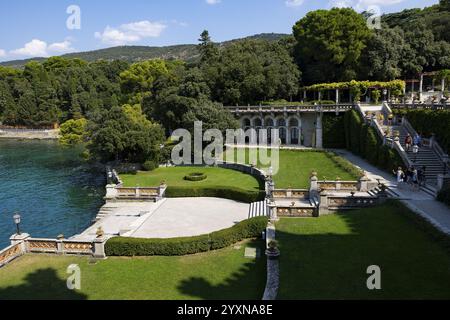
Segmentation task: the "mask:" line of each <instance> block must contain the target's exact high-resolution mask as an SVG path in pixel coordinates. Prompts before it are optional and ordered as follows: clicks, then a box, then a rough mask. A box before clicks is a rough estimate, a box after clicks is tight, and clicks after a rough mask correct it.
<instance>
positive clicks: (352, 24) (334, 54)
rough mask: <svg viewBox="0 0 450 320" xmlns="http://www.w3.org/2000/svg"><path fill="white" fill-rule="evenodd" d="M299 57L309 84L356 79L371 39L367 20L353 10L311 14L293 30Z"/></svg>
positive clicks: (342, 9) (313, 12) (334, 10)
mask: <svg viewBox="0 0 450 320" xmlns="http://www.w3.org/2000/svg"><path fill="white" fill-rule="evenodd" d="M293 31H294V37H295V38H296V40H297V46H296V50H295V52H296V53H295V55H296V58H297V61H298V63H299V65H300V68H301V70H302V72H303V77H304V80H305V82H307V83H314V82H316V83H317V82H329V81H348V80H352V79H356V78H357V75H358V69H359V65H360V60H361V53H362V51H363V50H364V48H365V47H366V45H367V41H368V39H369V38H370V37H371V30H369V28H368V27H367V24H366V21H365V20H364V18H363V16H362V15H360V14H358V13H356V12H355V11H354V10H353V9H350V8H333V9H331V10H317V11H312V12H309V13H308V14H307V15H306V16H305V17H304V18H303V19H301V20H299V21H298V22H297V23H296V24H295V25H294V28H293Z"/></svg>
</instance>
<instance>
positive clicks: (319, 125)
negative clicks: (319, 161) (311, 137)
mask: <svg viewBox="0 0 450 320" xmlns="http://www.w3.org/2000/svg"><path fill="white" fill-rule="evenodd" d="M322 116H323V114H322V112H320V113H318V114H317V121H316V148H317V149H322V148H323V141H322V139H323V136H322V133H323V129H322Z"/></svg>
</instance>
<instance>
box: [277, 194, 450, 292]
mask: <svg viewBox="0 0 450 320" xmlns="http://www.w3.org/2000/svg"><path fill="white" fill-rule="evenodd" d="M410 214H411V212H410V211H408V210H407V209H406V208H404V207H402V206H401V205H400V204H398V203H390V204H386V205H384V206H381V207H378V208H373V209H365V210H358V211H353V212H345V213H340V214H336V215H329V216H323V217H320V218H317V219H296V218H290V219H289V218H286V219H281V221H280V222H279V223H277V239H278V240H279V242H280V249H281V254H282V256H281V258H280V270H281V276H280V279H281V280H280V281H281V285H280V291H279V296H278V298H279V299H442V298H444V299H449V298H450V285H449V283H450V254H449V252H448V251H447V250H446V249H445V247H444V246H443V245H442V243H439V242H437V241H436V240H435V239H434V238H433V237H432V236H431V235H430V233H427V232H424V231H423V230H421V228H420V226H421V224H418V223H417V222H415V221H413V220H412V218H411V217H409V216H408V215H410ZM370 265H378V266H380V268H381V273H382V275H381V286H382V290H375V291H369V290H368V289H367V287H366V281H367V278H368V275H367V274H366V270H367V267H368V266H370Z"/></svg>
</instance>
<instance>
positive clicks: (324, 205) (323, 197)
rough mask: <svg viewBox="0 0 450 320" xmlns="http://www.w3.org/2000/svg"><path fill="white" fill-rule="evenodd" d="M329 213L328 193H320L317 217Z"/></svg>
mask: <svg viewBox="0 0 450 320" xmlns="http://www.w3.org/2000/svg"><path fill="white" fill-rule="evenodd" d="M327 213H329V210H328V193H327V192H326V191H323V192H321V193H320V204H319V216H320V215H322V214H327Z"/></svg>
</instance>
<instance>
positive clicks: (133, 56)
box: [0, 33, 288, 68]
mask: <svg viewBox="0 0 450 320" xmlns="http://www.w3.org/2000/svg"><path fill="white" fill-rule="evenodd" d="M286 36H288V35H287V34H280V33H261V34H257V35H253V36H249V37H246V38H241V39H234V40H230V41H225V42H222V43H220V45H221V46H227V45H229V44H231V43H234V42H236V41H242V40H245V39H256V40H266V41H278V40H279V39H281V38H283V37H286ZM62 57H64V58H69V59H74V58H79V59H83V60H86V61H96V60H101V59H103V60H125V61H128V62H138V61H142V60H148V59H156V58H161V59H168V60H170V59H180V60H184V61H186V62H193V61H195V60H196V59H197V58H198V52H197V45H195V44H182V45H174V46H165V47H147V46H119V47H112V48H107V49H100V50H94V51H87V52H76V53H69V54H65V55H62ZM44 60H46V58H31V59H25V60H13V61H6V62H2V63H0V65H2V66H8V67H13V68H22V67H23V66H24V65H25V64H26V63H27V62H29V61H44Z"/></svg>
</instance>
